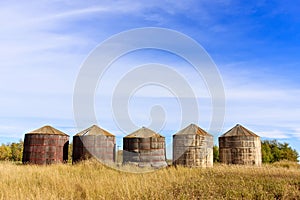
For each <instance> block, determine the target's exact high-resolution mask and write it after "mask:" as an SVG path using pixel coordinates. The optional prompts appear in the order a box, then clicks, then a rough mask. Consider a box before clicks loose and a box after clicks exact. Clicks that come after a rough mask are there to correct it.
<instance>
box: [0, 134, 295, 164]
mask: <svg viewBox="0 0 300 200" xmlns="http://www.w3.org/2000/svg"><path fill="white" fill-rule="evenodd" d="M23 144H24V143H23V141H22V140H20V141H19V142H13V143H9V144H2V145H1V146H0V160H1V161H16V162H17V161H22V156H23ZM261 152H262V162H263V163H274V162H277V161H280V160H289V161H293V162H298V161H299V160H298V158H299V154H298V152H297V151H296V150H295V149H293V148H292V147H290V145H289V144H288V143H280V142H278V141H277V140H264V141H262V143H261ZM71 157H72V144H70V147H69V160H71ZM213 158H214V162H219V161H220V158H219V148H218V146H214V147H213Z"/></svg>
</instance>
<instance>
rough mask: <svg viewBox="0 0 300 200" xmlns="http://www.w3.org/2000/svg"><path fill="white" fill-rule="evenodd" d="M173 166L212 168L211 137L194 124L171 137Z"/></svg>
mask: <svg viewBox="0 0 300 200" xmlns="http://www.w3.org/2000/svg"><path fill="white" fill-rule="evenodd" d="M173 164H174V165H183V166H187V167H212V166H213V136H212V135H210V134H209V133H207V132H206V131H204V130H203V129H201V128H200V127H198V126H197V125H195V124H190V125H189V126H187V127H186V128H184V129H182V130H181V131H179V132H178V133H176V134H175V135H173Z"/></svg>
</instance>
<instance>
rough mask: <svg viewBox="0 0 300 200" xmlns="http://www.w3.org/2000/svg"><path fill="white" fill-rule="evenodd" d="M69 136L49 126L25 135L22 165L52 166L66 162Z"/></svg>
mask: <svg viewBox="0 0 300 200" xmlns="http://www.w3.org/2000/svg"><path fill="white" fill-rule="evenodd" d="M68 148H69V136H68V135H67V134H65V133H63V132H61V131H59V130H57V129H55V128H53V127H51V126H44V127H42V128H39V129H37V130H34V131H32V132H30V133H27V134H25V139H24V149H23V158H22V162H23V163H29V164H39V165H43V164H53V163H63V162H67V161H68Z"/></svg>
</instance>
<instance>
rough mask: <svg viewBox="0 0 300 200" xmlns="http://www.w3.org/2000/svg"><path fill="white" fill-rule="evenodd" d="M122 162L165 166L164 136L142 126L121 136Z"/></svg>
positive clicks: (156, 166)
mask: <svg viewBox="0 0 300 200" xmlns="http://www.w3.org/2000/svg"><path fill="white" fill-rule="evenodd" d="M123 163H124V164H135V165H138V166H141V167H143V166H149V167H155V168H160V167H165V166H167V162H166V148H165V137H163V136H162V135H160V134H158V133H156V132H154V131H152V130H150V129H148V128H145V127H142V128H141V129H139V130H137V131H135V132H133V133H131V134H129V135H127V136H126V137H124V138H123Z"/></svg>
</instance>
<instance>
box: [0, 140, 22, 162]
mask: <svg viewBox="0 0 300 200" xmlns="http://www.w3.org/2000/svg"><path fill="white" fill-rule="evenodd" d="M22 156H23V141H22V140H20V141H19V142H13V143H11V144H9V143H8V144H2V145H1V146H0V160H9V161H21V160H22Z"/></svg>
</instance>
